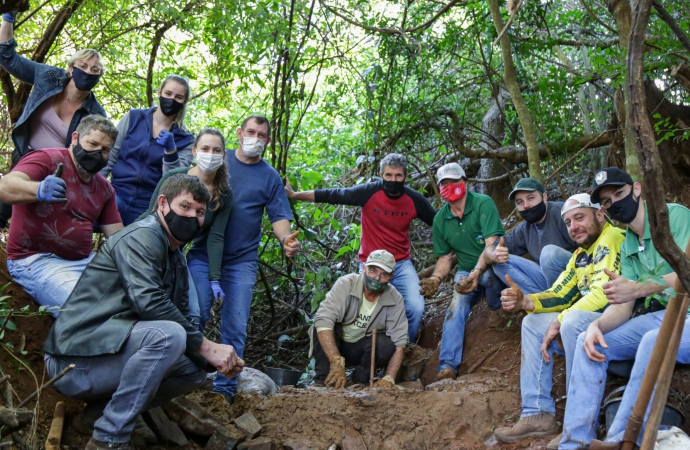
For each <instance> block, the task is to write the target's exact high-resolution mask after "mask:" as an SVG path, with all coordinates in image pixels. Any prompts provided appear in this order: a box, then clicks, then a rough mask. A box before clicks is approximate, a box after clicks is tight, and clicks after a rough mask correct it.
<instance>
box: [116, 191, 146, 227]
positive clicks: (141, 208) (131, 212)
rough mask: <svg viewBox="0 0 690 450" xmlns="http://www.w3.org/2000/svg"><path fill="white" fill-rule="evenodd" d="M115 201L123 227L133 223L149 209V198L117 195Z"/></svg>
mask: <svg viewBox="0 0 690 450" xmlns="http://www.w3.org/2000/svg"><path fill="white" fill-rule="evenodd" d="M115 200H116V201H117V210H118V211H119V212H120V217H122V223H123V224H124V226H127V225H129V224H131V223H133V222H135V221H136V220H137V219H138V218H139V216H141V215H142V214H144V213H145V212H146V210H148V209H149V204H150V203H151V198H137V197H129V196H127V195H121V194H117V195H116V196H115Z"/></svg>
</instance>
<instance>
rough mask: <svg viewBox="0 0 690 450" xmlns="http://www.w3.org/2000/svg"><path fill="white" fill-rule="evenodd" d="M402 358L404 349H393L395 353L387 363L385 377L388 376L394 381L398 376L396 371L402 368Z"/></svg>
mask: <svg viewBox="0 0 690 450" xmlns="http://www.w3.org/2000/svg"><path fill="white" fill-rule="evenodd" d="M403 356H405V347H395V353H393V356H392V357H391V360H390V361H388V368H386V375H390V376H391V378H393V379H394V380H395V377H396V375H398V370H400V367H401V366H402V362H403Z"/></svg>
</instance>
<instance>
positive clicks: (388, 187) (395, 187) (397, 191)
mask: <svg viewBox="0 0 690 450" xmlns="http://www.w3.org/2000/svg"><path fill="white" fill-rule="evenodd" d="M404 191H405V182H404V181H385V180H384V181H383V192H384V193H385V194H386V195H387V196H389V197H400V196H401V195H402V193H403V192H404Z"/></svg>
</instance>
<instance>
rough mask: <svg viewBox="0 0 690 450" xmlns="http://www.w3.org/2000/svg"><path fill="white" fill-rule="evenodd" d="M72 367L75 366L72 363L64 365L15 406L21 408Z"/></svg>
mask: <svg viewBox="0 0 690 450" xmlns="http://www.w3.org/2000/svg"><path fill="white" fill-rule="evenodd" d="M74 367H75V365H74V364H70V365H69V366H67V367H65V368H64V370H63V371H62V372H60V373H59V374H57V375H55V376H54V377H53V378H51V379H50V380H48V381H47V382H46V384H44V385H43V386H41V387H40V388H38V389H36V390H35V391H34V392H33V394H31V395H29V396H28V397H26V399H24V401H22V402H21V403H20V404H19V406H17V407H18V408H21V407H22V406H24V405H26V404H27V403H29V402H30V401H31V400H33V399H34V398H36V396H37V395H38V394H40V393H41V391H42V390H43V389H46V388H49V387H50V386H52V385H53V384H55V382H56V381H57V380H59V379H60V378H62V377H64V376H65V375H66V374H67V372H69V371H70V370H72V369H74Z"/></svg>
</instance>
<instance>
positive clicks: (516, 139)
mask: <svg viewBox="0 0 690 450" xmlns="http://www.w3.org/2000/svg"><path fill="white" fill-rule="evenodd" d="M511 3H513V2H511ZM515 3H518V2H515ZM499 6H500V7H503V6H504V5H500V4H498V3H497V0H486V1H471V0H469V1H467V0H448V1H447V2H446V1H442V2H435V1H427V0H425V1H418V2H409V1H404V2H401V1H380V2H370V1H365V0H309V1H302V2H299V1H296V0H292V1H288V0H250V1H242V2H235V1H223V2H202V1H199V0H190V1H186V2H180V3H174V2H158V1H153V0H150V1H137V0H67V1H66V2H65V1H62V0H45V1H43V2H41V3H40V4H39V3H32V4H31V5H30V7H29V8H28V10H26V1H25V0H20V1H19V2H17V1H11V0H8V1H7V2H6V3H5V5H4V6H3V7H2V9H13V8H17V9H20V10H22V9H24V10H26V11H25V12H22V13H20V15H19V19H18V21H17V23H16V27H17V29H16V32H15V37H16V39H17V41H18V42H19V51H20V52H21V53H22V54H23V55H24V56H27V57H29V58H31V59H33V60H36V61H40V62H46V63H49V64H54V65H59V66H63V65H64V61H66V59H67V56H69V55H70V54H71V53H72V52H73V51H74V50H75V49H78V48H83V47H93V48H96V49H98V50H100V51H101V52H102V53H103V54H104V55H105V58H106V65H107V66H106V67H107V69H106V70H107V72H106V75H105V76H104V77H103V79H102V82H101V83H100V84H99V86H98V87H97V88H96V94H97V95H98V97H99V99H100V100H101V103H102V104H103V106H104V107H105V109H106V111H108V113H109V115H111V116H112V117H113V118H114V119H119V118H120V117H121V116H122V114H123V113H124V112H125V111H127V110H128V109H129V108H133V107H146V106H149V105H152V104H155V102H156V89H157V87H158V84H159V83H160V81H161V80H162V79H163V78H164V76H165V75H167V74H170V73H178V74H181V75H184V76H187V77H189V78H190V79H191V80H192V86H193V96H194V97H193V101H192V102H191V108H190V114H189V116H188V117H189V119H188V126H189V127H190V128H191V129H192V130H193V131H194V130H199V129H200V128H202V127H203V126H215V127H218V128H220V129H222V130H223V131H224V132H225V134H226V136H227V137H228V140H229V145H230V146H233V142H235V140H236V138H235V137H234V134H235V130H236V128H237V126H238V125H239V122H240V121H241V119H242V118H243V117H244V116H246V115H248V114H250V113H263V114H265V115H267V116H268V117H269V118H271V119H272V121H273V130H272V143H271V145H270V147H269V149H268V150H267V152H266V154H265V158H266V159H267V160H269V161H270V162H271V163H272V164H273V166H274V167H275V168H276V169H277V170H278V171H279V172H280V173H281V174H282V175H284V176H286V177H288V178H289V179H290V180H291V182H292V184H293V186H294V187H295V188H298V189H301V190H305V189H312V188H314V187H326V186H341V185H344V186H349V185H352V184H356V183H361V182H365V181H367V180H369V179H370V178H371V177H372V176H375V175H376V174H377V172H378V161H379V159H380V157H381V156H382V155H383V154H385V153H387V152H390V151H397V152H401V153H404V154H406V155H407V157H408V160H409V161H410V163H411V165H412V168H411V174H410V178H411V183H412V185H413V186H414V187H416V188H418V189H420V190H421V191H423V192H425V193H426V194H427V195H429V196H434V194H435V191H434V186H433V185H432V184H431V183H429V174H430V173H433V171H434V170H435V169H436V168H437V167H438V166H439V165H440V164H442V163H444V162H447V161H461V163H462V164H463V166H465V167H466V170H467V172H468V174H469V176H471V177H472V178H473V179H475V181H477V182H478V183H479V181H480V180H483V181H484V183H481V184H479V185H478V187H477V188H478V189H479V190H482V191H483V192H488V193H490V194H492V195H493V196H494V197H495V198H496V201H497V204H498V205H499V208H500V209H501V212H502V213H503V214H508V213H509V212H510V211H511V210H512V205H508V204H506V200H505V193H506V192H507V188H508V186H509V185H511V184H513V182H514V180H515V177H517V176H523V174H528V173H529V174H530V175H531V176H533V177H536V178H541V179H544V180H547V181H548V182H550V184H551V188H552V190H553V191H554V192H558V193H559V194H560V195H568V194H570V193H573V190H574V189H578V188H579V185H578V183H582V182H583V179H584V180H585V183H586V181H587V178H588V177H589V174H590V173H591V171H592V169H595V168H598V167H602V166H605V165H606V164H617V165H620V166H624V165H626V163H627V166H628V169H629V170H630V171H631V173H636V164H637V158H636V153H635V149H634V146H633V143H632V142H631V138H630V137H629V136H630V135H628V140H627V142H626V128H625V123H626V112H625V111H626V107H625V106H626V102H627V101H628V95H627V94H626V92H625V91H624V90H622V89H621V88H622V86H624V85H625V82H626V77H627V72H626V58H625V57H626V53H627V49H628V46H629V41H630V30H631V22H632V19H631V9H630V4H629V3H628V1H627V0H564V1H554V0H551V1H540V2H536V1H527V2H524V3H520V4H519V5H517V7H516V6H515V4H513V6H512V7H511V10H513V13H512V14H509V13H508V12H507V11H506V10H505V9H499ZM516 8H517V9H518V11H517V13H515V9H516ZM506 22H507V23H509V26H508V27H506V25H505V23H506ZM689 29H690V4H689V3H688V2H684V1H670V0H655V2H654V11H653V14H652V17H651V20H650V23H649V26H648V28H647V31H646V36H647V38H646V43H645V47H644V49H645V51H646V53H645V54H644V63H645V74H646V83H645V89H646V93H647V110H648V113H649V116H650V117H651V118H652V123H653V124H654V126H655V131H656V138H657V140H658V145H659V149H660V155H661V161H662V163H663V170H664V179H665V181H666V182H667V183H669V186H672V185H678V183H680V182H682V181H683V180H685V174H686V173H687V169H688V168H690V142H689V140H688V137H690V106H689V105H690V103H689V100H690V97H689V95H690V68H689V67H690V40H688V38H687V35H686V34H685V33H684V32H683V31H682V30H689ZM501 30H504V32H503V33H501V37H500V39H497V37H498V35H499V33H498V31H501ZM683 36H685V40H684V39H683ZM0 82H1V83H2V88H3V91H4V93H5V95H4V96H3V101H4V104H5V107H3V108H0V130H2V133H1V135H0V137H1V139H0V143H1V145H0V148H1V149H2V150H3V153H2V154H1V155H0V157H2V158H3V159H2V160H0V163H2V162H3V161H5V160H6V159H7V157H8V155H9V151H11V145H10V143H9V142H8V131H9V130H10V127H11V121H12V120H16V118H17V117H18V115H19V112H20V111H21V108H22V106H23V104H24V101H25V100H26V95H27V93H28V89H29V87H28V86H25V85H20V84H18V83H16V82H15V80H12V79H11V78H10V77H9V76H8V75H7V74H6V73H5V72H4V71H0ZM626 155H627V156H628V158H627V159H626ZM556 169H558V172H556ZM437 206H439V204H438V203H437ZM294 208H295V213H296V217H297V218H298V220H297V225H298V226H299V228H300V229H301V230H302V231H303V233H302V234H301V236H300V239H301V240H303V241H304V245H303V249H304V251H303V252H302V254H301V255H299V256H298V257H297V258H296V259H295V261H294V262H287V261H285V260H284V259H283V256H282V253H281V252H280V250H279V246H278V243H277V242H276V241H275V239H273V238H272V237H271V235H270V234H266V235H265V237H264V243H263V244H264V245H262V247H260V252H261V254H262V265H261V272H260V274H259V276H260V280H259V281H260V282H259V283H258V284H257V291H256V292H257V294H256V299H255V301H256V303H257V305H256V306H257V307H256V308H255V314H254V316H253V317H254V320H255V321H261V324H262V326H261V327H251V328H250V334H254V339H253V341H252V343H254V344H255V345H256V344H261V345H260V347H262V348H263V350H261V351H262V352H263V355H261V356H267V355H269V354H272V353H275V352H277V351H279V350H276V347H275V346H264V345H263V343H265V342H267V341H268V342H272V343H273V345H278V346H279V347H280V346H281V345H284V343H285V342H286V341H285V338H281V339H282V340H281V341H280V342H278V343H277V344H276V339H277V338H278V337H280V336H281V335H283V334H284V333H283V331H284V330H286V329H288V330H291V331H290V333H295V334H297V332H298V331H299V330H301V329H302V327H301V326H302V324H304V321H305V313H310V312H311V310H312V308H314V307H315V306H316V305H317V304H318V302H319V301H320V300H321V299H322V298H323V295H324V291H325V290H327V288H328V287H329V286H330V284H331V282H332V280H333V279H334V277H336V276H337V275H339V274H341V273H347V272H350V271H353V270H354V269H355V261H356V252H357V249H358V245H359V231H360V230H359V225H358V214H357V211H353V210H351V209H345V208H342V207H339V208H338V207H330V206H326V205H311V204H295V205H294ZM269 229H270V228H269V227H268V224H266V231H268V230H269ZM417 256H418V257H419V258H420V260H419V261H417V262H418V266H419V267H418V268H420V269H421V268H422V267H421V266H423V265H424V264H425V263H426V261H424V258H423V256H424V254H423V253H420V254H418V255H417ZM257 333H261V335H257ZM290 333H288V334H290ZM301 336H304V335H303V334H301ZM261 337H264V338H266V340H260V339H258V338H261ZM293 344H294V345H296V346H297V347H299V346H300V345H301V341H300V340H299V339H297V341H295V342H294V343H293ZM250 345H252V344H250ZM257 347H259V346H257ZM257 356H258V355H257Z"/></svg>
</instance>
